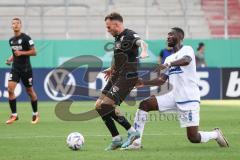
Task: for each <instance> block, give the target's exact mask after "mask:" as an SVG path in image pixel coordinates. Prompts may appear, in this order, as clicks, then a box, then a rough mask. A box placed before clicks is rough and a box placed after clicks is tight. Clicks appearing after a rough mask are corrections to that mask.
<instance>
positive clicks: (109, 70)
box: [102, 68, 112, 81]
mask: <svg viewBox="0 0 240 160" xmlns="http://www.w3.org/2000/svg"><path fill="white" fill-rule="evenodd" d="M102 73H104V74H105V76H104V78H105V80H106V81H107V80H108V79H109V77H110V76H111V75H112V69H111V68H108V69H105V70H104V71H102Z"/></svg>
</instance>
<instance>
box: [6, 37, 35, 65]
mask: <svg viewBox="0 0 240 160" xmlns="http://www.w3.org/2000/svg"><path fill="white" fill-rule="evenodd" d="M9 45H10V47H11V49H12V53H13V57H14V58H13V68H31V63H30V56H25V55H24V56H15V54H14V51H29V50H30V49H31V48H32V47H33V46H34V42H33V40H32V39H31V37H29V36H28V35H27V34H25V33H21V34H20V35H19V36H14V37H12V38H10V40H9Z"/></svg>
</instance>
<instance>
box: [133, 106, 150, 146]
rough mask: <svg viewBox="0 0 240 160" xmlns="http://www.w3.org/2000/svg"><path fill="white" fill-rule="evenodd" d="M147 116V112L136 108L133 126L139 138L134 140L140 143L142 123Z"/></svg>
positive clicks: (143, 123) (142, 129)
mask: <svg viewBox="0 0 240 160" xmlns="http://www.w3.org/2000/svg"><path fill="white" fill-rule="evenodd" d="M147 118H148V112H146V111H143V110H140V109H138V110H137V112H136V114H135V118H134V128H135V129H136V130H137V131H138V132H139V133H140V138H139V139H136V140H135V141H134V142H136V143H138V144H141V140H142V136H143V131H144V125H145V123H146V121H147Z"/></svg>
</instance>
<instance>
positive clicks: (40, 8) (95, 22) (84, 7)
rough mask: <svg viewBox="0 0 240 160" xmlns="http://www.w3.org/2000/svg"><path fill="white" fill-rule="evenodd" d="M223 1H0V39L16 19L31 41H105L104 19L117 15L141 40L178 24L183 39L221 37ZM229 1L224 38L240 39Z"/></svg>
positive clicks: (233, 0)
mask: <svg viewBox="0 0 240 160" xmlns="http://www.w3.org/2000/svg"><path fill="white" fill-rule="evenodd" d="M223 1H224V0H136V1H131V0H1V1H0V22H1V23H0V27H1V30H0V35H1V39H8V38H9V37H10V36H11V35H12V33H11V32H12V31H11V29H10V27H11V19H12V18H13V17H20V18H22V20H23V26H24V28H23V29H24V31H25V32H26V33H29V34H30V35H31V36H32V38H34V39H105V38H108V34H107V33H106V30H105V24H104V16H105V15H106V14H107V13H109V12H111V11H116V12H120V13H121V14H122V15H123V16H124V21H125V26H126V27H128V28H131V29H133V30H135V31H136V32H138V33H139V34H140V36H141V37H143V38H145V39H165V38H166V35H167V32H168V31H169V28H171V27H175V26H179V27H182V28H183V29H184V30H185V32H186V38H194V39H202V38H212V37H218V38H219V37H224V32H223V28H224V27H223V26H224V25H223V24H224V19H223V17H224V14H223V13H224V12H223V9H222V7H223V5H224V3H223ZM228 1H229V3H228V4H229V6H228V7H229V16H228V18H229V34H230V37H240V28H239V26H240V24H239V23H240V19H239V17H240V14H239V12H240V11H239V1H238V0H228Z"/></svg>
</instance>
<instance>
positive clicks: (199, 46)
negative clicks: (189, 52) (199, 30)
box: [197, 42, 205, 51]
mask: <svg viewBox="0 0 240 160" xmlns="http://www.w3.org/2000/svg"><path fill="white" fill-rule="evenodd" d="M204 46H205V45H204V43H203V42H200V43H198V48H197V50H198V51H199V50H200V49H201V48H202V47H204Z"/></svg>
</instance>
